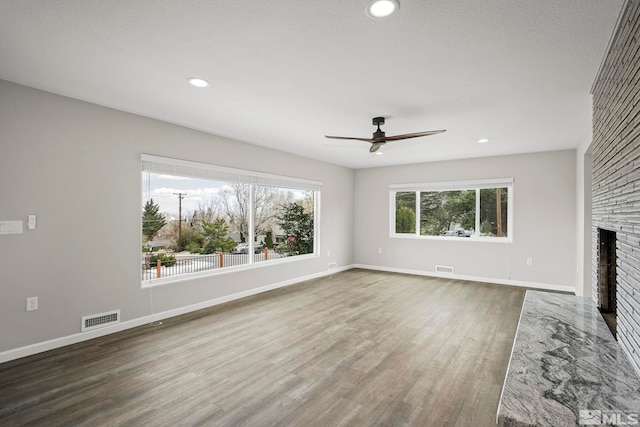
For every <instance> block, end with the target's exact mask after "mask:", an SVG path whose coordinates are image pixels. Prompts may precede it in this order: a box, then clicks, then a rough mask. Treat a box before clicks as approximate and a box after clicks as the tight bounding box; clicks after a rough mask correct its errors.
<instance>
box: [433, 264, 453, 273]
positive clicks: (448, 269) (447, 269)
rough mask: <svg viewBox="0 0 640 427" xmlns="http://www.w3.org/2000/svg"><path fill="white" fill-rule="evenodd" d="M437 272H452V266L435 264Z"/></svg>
mask: <svg viewBox="0 0 640 427" xmlns="http://www.w3.org/2000/svg"><path fill="white" fill-rule="evenodd" d="M436 272H437V273H445V274H453V267H446V266H444V265H436Z"/></svg>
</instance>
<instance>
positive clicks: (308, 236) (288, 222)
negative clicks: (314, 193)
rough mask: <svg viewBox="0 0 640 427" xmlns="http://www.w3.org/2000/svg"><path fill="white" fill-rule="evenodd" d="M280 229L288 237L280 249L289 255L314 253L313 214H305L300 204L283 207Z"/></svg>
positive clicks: (280, 216)
mask: <svg viewBox="0 0 640 427" xmlns="http://www.w3.org/2000/svg"><path fill="white" fill-rule="evenodd" d="M277 219H278V221H279V225H280V228H282V230H284V232H285V233H286V235H287V240H286V241H285V242H284V243H282V244H281V245H280V246H278V249H279V250H281V251H283V252H284V253H287V254H289V255H302V254H310V253H313V213H312V212H305V209H304V207H303V206H302V205H300V204H298V203H287V204H285V205H282V211H281V213H280V214H279V215H278V216H277Z"/></svg>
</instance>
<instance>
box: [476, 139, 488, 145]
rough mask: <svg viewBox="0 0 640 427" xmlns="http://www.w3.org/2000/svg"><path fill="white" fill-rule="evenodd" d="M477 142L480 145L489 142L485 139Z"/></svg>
mask: <svg viewBox="0 0 640 427" xmlns="http://www.w3.org/2000/svg"><path fill="white" fill-rule="evenodd" d="M478 142H479V143H480V144H484V143H486V142H489V140H488V139H487V138H481V139H479V140H478Z"/></svg>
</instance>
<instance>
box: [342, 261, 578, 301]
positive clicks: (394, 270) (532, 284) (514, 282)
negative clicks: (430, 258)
mask: <svg viewBox="0 0 640 427" xmlns="http://www.w3.org/2000/svg"><path fill="white" fill-rule="evenodd" d="M353 267H354V268H362V269H365V270H377V271H388V272H390V273H404V274H413V275H417V276H430V277H443V278H446V279H457V280H468V281H471V282H484V283H496V284H498V285H508V286H520V287H524V288H534V289H544V290H548V291H560V292H571V293H573V294H575V293H576V288H575V286H569V285H554V284H550V283H535V282H523V281H519V280H511V279H495V278H491V277H478V276H465V275H461V274H443V273H436V272H433V271H423V270H410V269H404V268H394V267H380V266H377V265H366V264H354V265H353Z"/></svg>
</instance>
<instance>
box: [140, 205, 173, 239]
mask: <svg viewBox="0 0 640 427" xmlns="http://www.w3.org/2000/svg"><path fill="white" fill-rule="evenodd" d="M166 224H167V220H166V219H165V217H164V215H163V214H161V213H160V205H158V204H157V203H153V199H150V200H148V201H147V203H145V205H144V209H143V210H142V235H143V236H145V237H146V238H147V240H153V238H154V236H155V235H156V234H157V233H158V231H160V229H161V228H162V227H164V226H165V225H166Z"/></svg>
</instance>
